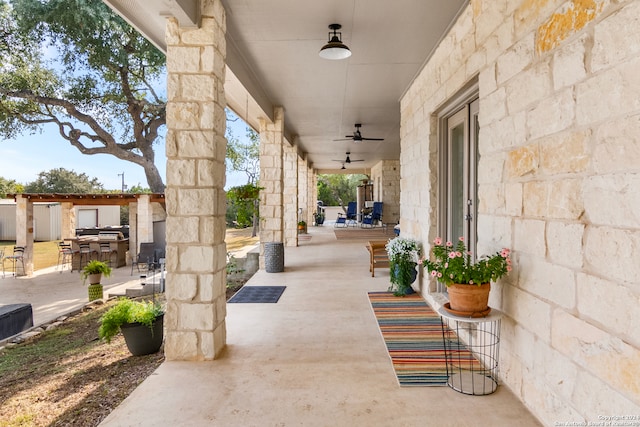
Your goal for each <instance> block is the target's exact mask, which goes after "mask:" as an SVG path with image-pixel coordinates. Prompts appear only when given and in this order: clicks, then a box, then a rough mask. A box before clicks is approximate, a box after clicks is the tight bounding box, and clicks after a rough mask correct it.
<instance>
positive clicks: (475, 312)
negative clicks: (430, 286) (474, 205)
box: [422, 237, 511, 317]
mask: <svg viewBox="0 0 640 427" xmlns="http://www.w3.org/2000/svg"><path fill="white" fill-rule="evenodd" d="M431 253H432V259H424V260H423V261H422V265H423V266H424V267H425V268H426V269H427V270H428V271H429V274H430V275H431V277H433V278H434V279H436V280H438V281H439V282H441V283H444V284H445V285H446V286H447V288H448V293H449V303H448V304H445V309H447V310H449V311H451V312H453V313H454V314H460V315H463V316H474V317H480V316H486V315H487V314H489V311H490V310H491V309H490V308H489V306H488V301H489V291H490V290H491V282H495V281H496V280H498V279H499V278H501V277H502V276H504V275H506V274H507V273H508V272H509V271H511V258H510V256H509V253H510V251H509V249H506V248H505V249H502V250H501V251H499V252H496V253H495V254H493V255H491V256H483V257H480V258H479V259H478V260H476V261H474V260H473V256H472V254H471V252H469V251H468V250H467V248H466V247H465V243H464V238H463V237H460V238H459V239H458V242H457V243H456V244H455V245H454V244H453V243H452V242H446V243H443V240H442V238H440V237H437V238H436V239H435V240H434V241H433V247H432V248H431Z"/></svg>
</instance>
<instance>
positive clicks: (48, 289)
mask: <svg viewBox="0 0 640 427" xmlns="http://www.w3.org/2000/svg"><path fill="white" fill-rule="evenodd" d="M7 265H8V264H7ZM0 274H1V273H0ZM140 283H141V281H140V273H138V271H137V269H135V268H134V272H133V275H132V274H131V266H124V267H120V268H114V269H113V271H112V273H111V276H110V277H103V278H102V284H103V287H104V295H105V298H106V297H107V295H108V294H110V293H111V294H124V292H125V291H126V289H127V288H131V287H136V286H139V284H140ZM87 302H88V293H87V285H85V284H83V283H82V277H81V276H80V273H79V272H78V271H77V270H74V271H73V272H71V271H69V270H68V269H65V270H63V271H62V272H61V271H60V270H57V269H56V267H49V268H44V269H42V270H37V271H35V272H34V275H33V276H32V277H26V276H18V277H14V276H13V273H10V272H8V271H7V272H6V273H5V276H4V278H2V276H1V275H0V305H5V304H19V303H30V304H31V307H32V310H33V324H34V325H35V326H38V325H42V324H46V323H49V322H51V321H53V320H55V319H56V318H58V317H59V316H62V315H67V314H69V313H71V312H74V311H76V310H79V309H81V308H82V307H83V306H85V305H86V304H87Z"/></svg>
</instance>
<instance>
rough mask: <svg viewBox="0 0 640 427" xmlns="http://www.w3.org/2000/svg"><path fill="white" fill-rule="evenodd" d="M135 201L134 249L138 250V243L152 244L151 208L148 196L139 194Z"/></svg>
mask: <svg viewBox="0 0 640 427" xmlns="http://www.w3.org/2000/svg"><path fill="white" fill-rule="evenodd" d="M137 199H138V203H137V209H136V214H137V215H136V217H137V218H136V221H137V224H136V245H137V246H136V248H139V246H140V243H152V242H153V208H152V206H151V197H150V196H149V195H148V194H141V195H140V196H138V198H137ZM129 230H131V229H129ZM137 252H138V251H136V253H137Z"/></svg>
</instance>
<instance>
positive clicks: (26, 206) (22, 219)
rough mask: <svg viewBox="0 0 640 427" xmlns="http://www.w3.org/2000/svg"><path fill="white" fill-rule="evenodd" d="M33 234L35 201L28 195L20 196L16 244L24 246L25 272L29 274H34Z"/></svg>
mask: <svg viewBox="0 0 640 427" xmlns="http://www.w3.org/2000/svg"><path fill="white" fill-rule="evenodd" d="M33 234H34V230H33V203H32V202H31V200H29V199H27V198H26V197H18V198H17V199H16V246H23V247H24V273H25V275H27V276H33ZM16 268H17V266H16Z"/></svg>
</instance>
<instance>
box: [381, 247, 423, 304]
mask: <svg viewBox="0 0 640 427" xmlns="http://www.w3.org/2000/svg"><path fill="white" fill-rule="evenodd" d="M385 248H386V250H387V255H388V256H389V275H390V281H391V286H390V287H389V291H390V292H391V291H393V294H394V295H395V296H401V295H408V294H412V293H414V290H413V288H412V287H411V284H412V283H413V282H414V281H415V280H416V277H417V275H418V272H417V271H416V265H417V263H418V262H419V257H420V243H418V242H417V241H416V240H413V239H409V238H406V237H396V238H395V239H391V240H389V242H388V243H387V245H386V246H385Z"/></svg>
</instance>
